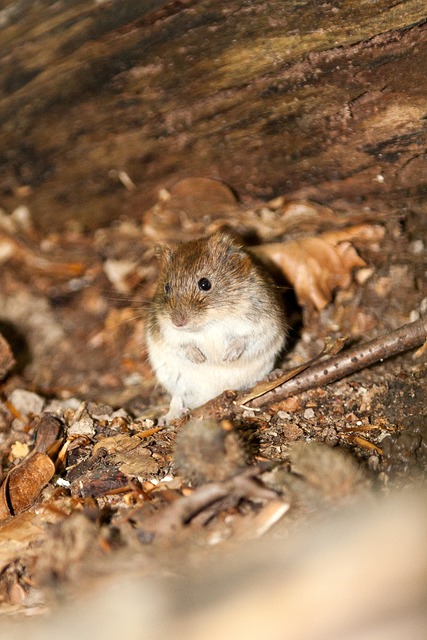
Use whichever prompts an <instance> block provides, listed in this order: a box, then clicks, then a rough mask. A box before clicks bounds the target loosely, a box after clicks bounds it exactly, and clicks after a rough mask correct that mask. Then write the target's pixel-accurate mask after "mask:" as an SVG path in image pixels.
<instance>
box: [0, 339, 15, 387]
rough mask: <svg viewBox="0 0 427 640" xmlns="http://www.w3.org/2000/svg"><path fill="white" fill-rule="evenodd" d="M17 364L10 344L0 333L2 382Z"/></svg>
mask: <svg viewBox="0 0 427 640" xmlns="http://www.w3.org/2000/svg"><path fill="white" fill-rule="evenodd" d="M14 364H15V359H14V357H13V354H12V351H11V349H10V347H9V343H8V342H6V340H5V339H4V338H3V336H2V335H1V333H0V380H1V379H2V378H4V376H5V375H6V374H7V373H8V372H9V371H10V369H12V367H13V365H14Z"/></svg>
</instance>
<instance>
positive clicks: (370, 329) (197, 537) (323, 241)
mask: <svg viewBox="0 0 427 640" xmlns="http://www.w3.org/2000/svg"><path fill="white" fill-rule="evenodd" d="M224 225H226V226H228V227H232V228H233V230H235V231H236V232H237V233H239V234H240V235H241V236H242V237H243V238H244V239H245V240H246V241H247V243H248V244H249V245H250V246H251V247H252V250H253V251H254V252H255V253H256V254H257V255H258V256H259V258H260V259H262V260H264V261H273V262H274V264H275V266H276V268H279V270H280V271H281V275H282V277H283V278H284V279H285V281H286V282H287V285H286V286H287V287H289V293H292V291H293V293H294V295H295V299H294V302H293V303H290V306H289V318H290V320H291V321H292V324H291V342H292V346H291V348H290V350H289V352H288V353H287V354H286V355H285V357H284V360H283V362H282V363H281V366H282V369H283V371H282V373H281V374H276V376H275V377H276V380H271V381H269V382H267V383H264V387H263V389H262V390H261V393H262V394H264V393H265V392H266V391H269V390H271V388H273V387H275V386H277V385H278V384H282V383H283V382H284V381H285V378H286V377H289V373H288V371H289V370H291V369H297V370H298V371H299V372H301V369H302V368H305V367H307V362H309V361H310V359H312V358H316V357H317V356H316V354H318V353H319V352H321V350H322V344H323V343H324V342H325V340H327V339H330V340H331V343H332V344H340V346H342V345H341V342H342V339H343V336H346V337H347V342H348V343H349V344H350V345H351V344H352V343H353V344H360V343H362V344H363V343H364V342H366V341H367V340H368V339H372V338H376V337H378V336H379V335H387V333H389V332H392V331H393V330H395V329H397V328H398V327H400V326H402V325H406V324H407V323H409V322H410V321H412V322H414V321H415V322H416V321H417V320H420V318H422V317H423V313H425V309H424V306H425V299H426V292H425V289H423V288H422V286H421V284H420V283H421V270H422V267H421V266H420V259H419V258H420V256H419V253H414V252H411V244H410V240H411V239H410V238H407V237H405V235H404V234H403V233H402V231H401V229H400V227H399V220H398V218H397V217H396V219H390V217H389V218H387V219H386V218H385V216H383V215H382V214H381V213H380V212H379V213H378V212H373V211H369V210H364V211H345V212H340V213H339V215H338V214H337V212H334V211H332V210H330V209H328V208H327V207H325V206H324V205H318V204H317V203H310V202H307V201H297V202H286V200H285V199H284V198H278V199H276V200H275V201H272V202H271V203H267V204H266V203H261V204H256V205H254V206H252V207H250V206H248V205H242V204H241V203H239V202H238V201H237V199H236V197H235V196H234V194H233V192H232V191H231V190H230V189H229V188H228V187H227V186H226V185H224V184H221V183H219V182H216V181H214V180H207V179H201V178H196V179H188V180H185V181H182V182H181V183H178V184H177V185H175V187H174V188H172V189H171V190H170V192H166V191H163V192H161V193H160V195H159V201H158V203H157V204H156V205H154V207H152V208H151V209H150V210H149V211H147V212H145V213H144V214H143V215H142V218H141V222H135V221H131V220H124V221H121V222H118V223H116V224H114V225H112V226H111V227H109V228H105V229H100V230H98V231H97V232H96V234H94V236H93V237H89V236H87V235H85V234H84V232H83V231H81V232H79V231H76V230H74V231H73V232H64V233H63V234H58V233H56V234H51V235H46V236H44V235H43V234H42V233H41V232H37V231H35V230H34V228H33V227H32V225H30V226H27V227H26V228H25V229H22V228H18V227H17V226H16V225H15V226H13V225H12V226H11V225H9V226H7V225H5V224H3V226H2V222H1V219H0V256H1V260H2V271H1V275H0V279H1V283H2V288H1V293H0V333H1V334H2V337H1V339H0V374H1V377H2V388H1V392H2V396H1V402H0V447H1V452H2V469H3V478H2V486H1V499H0V502H1V508H0V511H1V516H2V522H1V523H0V541H1V542H0V562H1V564H0V600H1V602H2V607H3V610H4V612H9V613H12V612H14V613H20V612H23V611H26V612H27V613H33V614H37V613H39V614H43V615H44V614H45V613H46V610H47V609H50V610H54V609H55V608H56V606H57V605H58V602H60V601H62V600H63V599H66V600H67V599H69V598H73V599H75V601H76V602H78V599H79V592H80V591H81V588H82V585H84V584H89V583H91V581H93V580H95V581H98V582H99V583H102V581H103V580H105V579H107V577H108V576H121V577H123V576H125V577H126V576H129V575H135V574H136V575H139V576H154V575H158V574H161V575H167V574H170V573H171V572H173V573H178V574H180V575H183V576H184V575H185V567H186V565H191V566H193V567H195V568H197V567H199V568H200V567H202V568H203V567H205V568H206V567H212V564H210V563H209V560H211V562H212V559H213V558H214V551H213V550H214V549H215V550H216V552H215V553H220V554H221V553H222V554H224V557H228V556H227V554H230V553H231V554H233V553H234V552H236V551H238V550H240V548H241V545H242V544H243V543H244V542H245V541H247V540H251V539H254V538H260V537H261V538H264V537H266V538H267V539H269V536H273V537H279V538H284V539H286V540H289V539H294V538H292V536H295V535H297V534H298V535H299V534H300V533H301V532H302V531H305V530H306V529H307V526H308V527H309V528H311V523H312V522H313V521H314V522H320V521H322V520H323V519H324V518H326V517H327V514H330V512H331V510H332V511H333V512H336V513H339V512H341V511H342V510H343V509H345V508H346V506H347V505H348V504H352V503H354V502H357V503H359V502H360V501H361V502H362V504H365V503H371V502H372V500H373V499H375V500H377V499H378V496H381V495H382V494H384V493H388V492H389V491H390V488H391V487H399V488H402V487H408V486H412V485H414V484H415V485H417V483H419V482H420V480H421V481H422V479H423V478H424V474H425V467H426V454H425V451H426V447H427V444H426V443H427V416H426V415H425V409H424V407H425V385H424V384H423V376H424V375H425V353H420V357H419V358H418V360H412V359H411V358H410V357H409V355H408V354H405V352H402V353H400V355H398V356H397V357H395V358H394V359H392V360H385V361H384V362H378V363H377V364H375V366H373V367H372V366H370V367H369V368H365V369H362V370H361V371H358V372H353V373H352V374H351V375H350V376H347V377H346V378H344V379H342V380H338V381H336V382H334V383H331V384H329V385H327V386H319V385H317V386H314V387H313V388H311V389H307V390H305V391H303V392H296V394H295V395H293V396H291V397H287V398H283V397H276V398H275V399H274V401H273V400H270V401H269V402H267V403H266V404H263V405H260V406H254V405H255V404H256V403H250V401H252V400H254V399H255V398H256V396H257V395H259V389H258V391H257V390H256V389H255V390H254V391H253V393H252V394H251V395H247V396H246V398H243V401H242V398H240V403H239V398H238V397H236V394H233V393H231V392H229V393H225V394H223V395H222V396H220V397H219V398H218V399H215V400H214V401H213V402H212V403H211V405H210V407H209V408H208V410H206V409H204V408H202V409H201V410H195V411H194V412H193V417H192V419H190V421H188V420H187V419H183V420H182V421H181V422H180V423H179V422H177V423H175V424H174V425H172V426H171V427H170V428H159V427H156V422H155V420H156V417H158V416H159V415H161V413H162V410H163V409H164V407H165V405H166V402H167V399H166V397H165V395H164V394H163V393H162V391H161V390H160V389H159V388H157V387H156V385H155V381H154V379H153V375H152V372H151V371H150V369H149V366H148V363H147V360H146V350H145V345H144V318H145V311H146V309H147V304H148V301H149V299H150V296H151V294H152V291H153V287H154V282H155V277H156V265H155V260H154V245H155V243H156V242H157V241H161V240H166V241H169V242H174V241H177V240H188V239H191V238H194V237H197V236H200V235H205V234H207V233H210V232H211V231H213V230H215V229H217V228H219V227H221V226H224ZM357 270H359V271H357ZM363 270H365V271H363ZM358 273H359V274H362V275H361V276H360V277H358ZM423 305H424V306H423ZM423 309H424V310H423ZM52 336H53V338H52ZM418 346H420V345H418ZM386 355H387V354H386ZM385 357H386V356H385ZM14 361H16V364H15V365H14ZM310 366H311V365H310V362H309V369H310ZM280 376H282V378H280ZM273 377H274V376H273ZM265 384H267V385H269V386H268V387H266V386H265ZM248 403H250V404H248ZM243 404H245V405H246V406H243ZM251 405H252V406H251ZM319 526H320V525H319ZM213 562H215V560H213ZM130 566H132V570H130ZM209 570H212V572H213V569H209ZM213 573H214V572H213Z"/></svg>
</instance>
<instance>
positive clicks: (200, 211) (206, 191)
mask: <svg viewBox="0 0 427 640" xmlns="http://www.w3.org/2000/svg"><path fill="white" fill-rule="evenodd" d="M236 208H237V203H236V198H235V196H234V194H233V192H232V191H231V189H229V187H227V185H225V184H224V183H222V182H219V181H218V180H212V179H211V178H186V179H185V180H181V181H180V182H177V183H176V184H175V185H174V186H173V187H172V188H171V189H170V191H162V192H161V193H160V198H159V202H158V203H157V204H155V205H154V207H152V208H151V209H149V210H148V211H147V212H146V213H145V215H144V233H145V234H146V235H147V236H148V237H150V238H152V239H154V240H163V239H171V238H173V239H175V240H188V237H189V235H191V233H196V234H198V235H200V234H203V233H205V232H206V219H207V218H212V217H214V218H216V217H218V215H220V214H222V215H229V214H230V212H231V211H234V210H236Z"/></svg>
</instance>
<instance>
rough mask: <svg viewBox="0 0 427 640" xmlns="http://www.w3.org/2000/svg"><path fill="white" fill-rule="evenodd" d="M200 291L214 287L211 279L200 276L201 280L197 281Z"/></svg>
mask: <svg viewBox="0 0 427 640" xmlns="http://www.w3.org/2000/svg"><path fill="white" fill-rule="evenodd" d="M197 285H198V287H199V289H200V291H209V289H210V288H211V287H212V283H211V281H210V280H208V279H207V278H200V280H199V282H198V283H197Z"/></svg>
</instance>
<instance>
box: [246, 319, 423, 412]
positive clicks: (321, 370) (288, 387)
mask: <svg viewBox="0 0 427 640" xmlns="http://www.w3.org/2000/svg"><path fill="white" fill-rule="evenodd" d="M426 340H427V319H426V318H421V319H420V320H417V321H416V322H411V323H409V324H405V325H403V327H400V328H399V329H395V330H394V331H391V332H390V333H388V334H387V335H383V336H380V337H379V338H375V339H374V340H370V341H369V342H366V343H364V344H361V345H357V346H355V347H352V348H351V349H347V350H346V351H343V352H341V353H339V354H338V355H336V356H333V357H332V358H329V360H326V361H323V362H321V363H319V364H316V365H314V366H313V367H311V368H309V369H307V370H306V371H304V372H303V373H301V374H299V375H298V376H297V377H295V378H292V379H291V380H288V381H287V382H285V383H284V384H282V385H280V386H278V387H276V389H274V390H272V391H269V392H268V393H266V394H265V395H263V396H260V397H258V398H255V399H254V400H253V401H252V403H251V406H254V407H260V406H263V405H266V404H271V403H272V402H276V401H277V400H283V399H284V398H287V397H289V396H291V395H294V394H296V393H301V392H302V391H307V390H308V389H313V388H315V387H322V386H324V385H326V384H329V383H331V382H335V381H336V380H340V379H341V378H344V377H345V376H348V375H350V374H351V373H355V372H356V371H360V370H361V369H365V368H366V367H369V366H370V365H372V364H374V363H376V362H381V361H382V360H385V359H386V358H391V357H392V356H395V355H397V354H398V353H403V352H404V351H408V350H409V349H413V348H415V347H419V346H420V345H422V344H423V343H424V342H425V341H426ZM236 404H239V398H237V400H236Z"/></svg>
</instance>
